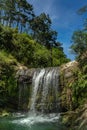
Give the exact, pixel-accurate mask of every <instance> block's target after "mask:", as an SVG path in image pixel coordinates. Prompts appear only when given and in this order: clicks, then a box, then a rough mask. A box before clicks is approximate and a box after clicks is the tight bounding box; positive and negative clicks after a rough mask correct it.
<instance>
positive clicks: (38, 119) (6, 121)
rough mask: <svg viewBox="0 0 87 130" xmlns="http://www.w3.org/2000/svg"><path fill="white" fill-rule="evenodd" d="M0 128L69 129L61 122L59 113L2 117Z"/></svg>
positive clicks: (2, 129)
mask: <svg viewBox="0 0 87 130" xmlns="http://www.w3.org/2000/svg"><path fill="white" fill-rule="evenodd" d="M0 130H68V129H67V128H65V126H63V125H61V124H60V123H59V115H58V114H50V115H36V114H33V115H28V116H25V115H21V114H16V115H14V116H12V117H4V118H0Z"/></svg>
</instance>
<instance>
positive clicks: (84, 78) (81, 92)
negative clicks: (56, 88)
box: [71, 70, 87, 106]
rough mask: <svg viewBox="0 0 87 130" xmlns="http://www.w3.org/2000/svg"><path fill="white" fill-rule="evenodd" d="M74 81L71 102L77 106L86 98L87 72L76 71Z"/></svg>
mask: <svg viewBox="0 0 87 130" xmlns="http://www.w3.org/2000/svg"><path fill="white" fill-rule="evenodd" d="M75 77H76V79H75V81H74V82H73V83H72V85H71V87H72V91H73V102H74V103H75V104H76V105H77V106H78V105H81V104H82V103H83V102H84V100H85V99H86V98H87V73H82V71H80V70H79V71H77V72H76V73H75Z"/></svg>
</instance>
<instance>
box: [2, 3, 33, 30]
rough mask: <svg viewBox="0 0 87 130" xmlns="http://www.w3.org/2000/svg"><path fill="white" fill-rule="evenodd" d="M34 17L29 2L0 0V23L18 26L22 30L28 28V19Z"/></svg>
mask: <svg viewBox="0 0 87 130" xmlns="http://www.w3.org/2000/svg"><path fill="white" fill-rule="evenodd" d="M33 17H34V11H33V7H32V5H31V4H29V3H28V2H27V1H26V0H4V1H3V0H0V23H2V24H4V25H7V26H11V27H18V29H19V30H20V31H21V32H22V30H24V29H25V30H26V27H27V28H28V30H29V26H30V25H29V21H30V20H31V19H32V18H33Z"/></svg>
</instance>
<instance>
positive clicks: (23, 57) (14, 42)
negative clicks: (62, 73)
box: [0, 26, 68, 67]
mask: <svg viewBox="0 0 87 130" xmlns="http://www.w3.org/2000/svg"><path fill="white" fill-rule="evenodd" d="M0 30H1V31H0V49H1V50H2V49H3V50H4V51H3V53H1V54H3V55H2V56H1V57H3V58H4V57H5V56H6V53H7V54H8V55H9V56H10V59H11V56H12V57H13V58H14V59H15V60H16V61H17V62H20V63H22V64H24V65H26V66H29V67H47V66H51V60H50V59H51V58H52V60H53V66H59V65H61V64H62V63H65V62H67V61H68V59H67V58H66V56H65V54H64V52H63V50H62V49H59V48H52V55H51V53H50V50H49V49H47V48H46V47H45V46H43V45H40V44H39V43H37V42H35V41H34V40H33V39H32V38H31V36H29V35H28V34H25V33H22V34H20V33H18V30H17V29H12V28H9V27H2V26H0ZM4 52H5V53H4ZM7 59H8V58H7ZM5 60H6V58H5Z"/></svg>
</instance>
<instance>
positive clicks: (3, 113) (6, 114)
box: [1, 110, 10, 117]
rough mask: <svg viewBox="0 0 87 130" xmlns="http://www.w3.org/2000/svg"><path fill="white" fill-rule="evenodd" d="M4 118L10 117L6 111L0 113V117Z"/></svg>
mask: <svg viewBox="0 0 87 130" xmlns="http://www.w3.org/2000/svg"><path fill="white" fill-rule="evenodd" d="M5 116H10V113H9V112H7V111H6V110H3V111H2V113H1V117H5Z"/></svg>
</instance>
